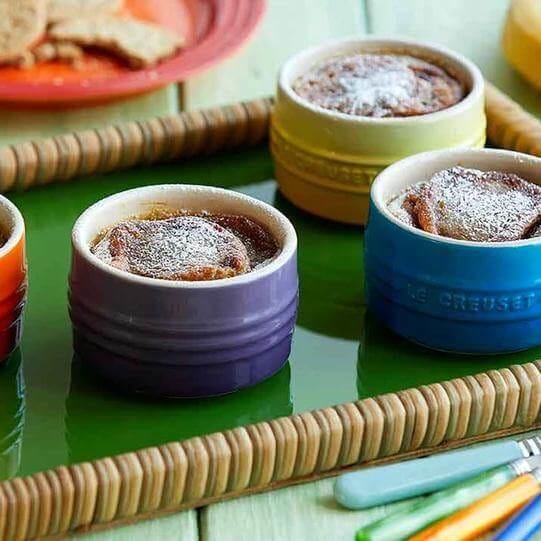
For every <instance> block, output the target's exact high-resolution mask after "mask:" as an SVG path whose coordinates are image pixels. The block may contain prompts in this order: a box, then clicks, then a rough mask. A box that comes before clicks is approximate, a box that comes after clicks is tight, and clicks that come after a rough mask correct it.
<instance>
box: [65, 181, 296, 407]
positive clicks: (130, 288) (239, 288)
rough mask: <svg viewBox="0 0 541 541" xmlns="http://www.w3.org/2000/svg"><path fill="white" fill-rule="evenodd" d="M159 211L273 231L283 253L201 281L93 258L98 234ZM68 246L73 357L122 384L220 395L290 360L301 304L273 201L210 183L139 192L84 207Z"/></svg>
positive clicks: (289, 234) (286, 224) (291, 250)
mask: <svg viewBox="0 0 541 541" xmlns="http://www.w3.org/2000/svg"><path fill="white" fill-rule="evenodd" d="M155 209H164V210H175V209H183V210H190V211H194V212H197V211H208V212H210V213H224V214H239V215H243V216H247V217H248V218H252V219H253V220H255V221H257V222H259V223H260V224H262V225H263V226H264V227H266V228H267V229H268V230H269V231H270V232H271V233H272V234H273V235H274V237H275V238H276V239H277V241H278V243H279V245H280V252H279V254H278V255H277V256H276V257H275V258H274V259H273V260H272V261H271V262H269V263H268V264H267V265H266V266H264V267H262V268H260V269H256V270H255V271H252V272H250V273H248V274H244V275H241V276H236V277H234V278H225V279H221V280H212V281H201V282H187V281H170V280H160V279H154V278H146V277H142V276H138V275H134V274H130V273H128V272H124V271H121V270H118V269H116V268H114V267H111V266H109V265H107V264H105V263H103V262H102V261H100V260H99V259H98V258H96V257H95V256H94V255H93V254H92V252H91V251H90V246H91V244H92V242H93V240H94V239H95V238H96V237H97V236H98V235H99V234H100V233H101V232H103V231H104V230H106V229H107V228H109V227H111V226H112V225H114V224H116V223H118V222H119V221H122V220H124V219H127V218H130V217H134V216H138V215H143V214H146V213H148V212H149V211H151V210H155ZM72 248H73V255H72V267H71V275H70V280H69V305H70V315H71V320H72V324H73V330H74V349H75V353H76V354H77V355H79V356H80V357H81V358H82V360H83V361H85V362H87V363H89V364H90V365H92V366H93V367H94V368H95V370H96V371H97V372H98V373H99V374H101V375H102V376H104V377H106V378H107V379H108V380H110V381H112V382H114V383H116V384H118V385H119V386H120V387H122V388H124V389H127V390H130V391H140V392H144V393H148V394H154V395H162V396H174V397H197V396H212V395H219V394H224V393H229V392H232V391H235V390H237V389H241V388H243V387H247V386H249V385H253V384H255V383H258V382H260V381H262V380H264V379H266V378H268V377H270V376H272V375H273V374H274V373H276V372H277V371H278V370H279V369H280V368H281V367H282V366H283V365H284V364H285V363H286V361H287V358H288V356H289V352H290V349H291V339H292V336H293V329H294V326H295V320H296V314H297V303H298V278H297V236H296V233H295V230H294V228H293V226H292V225H291V223H290V221H289V220H288V219H287V218H286V217H285V216H284V215H283V214H282V213H280V212H279V211H278V210H276V209H275V208H273V207H271V206H270V205H267V204H266V203H263V202H261V201H258V200H257V199H253V198H251V197H248V196H246V195H243V194H240V193H237V192H232V191H229V190H224V189H221V188H213V187H207V186H192V185H181V184H174V185H164V186H149V187H145V188H138V189H135V190H129V191H127V192H122V193H119V194H117V195H114V196H111V197H108V198H106V199H104V200H102V201H100V202H98V203H96V204H95V205H93V206H92V207H90V208H89V209H87V210H86V211H85V212H84V213H83V214H82V215H81V217H80V218H79V219H78V220H77V222H76V224H75V226H74V229H73V234H72Z"/></svg>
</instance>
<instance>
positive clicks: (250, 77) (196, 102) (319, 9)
mask: <svg viewBox="0 0 541 541" xmlns="http://www.w3.org/2000/svg"><path fill="white" fill-rule="evenodd" d="M363 21H364V17H363V15H362V2H361V0H339V2H336V0H295V1H291V0H269V2H268V8H267V13H266V14H265V17H264V20H263V21H262V23H261V26H260V28H259V29H258V30H257V33H256V35H255V36H253V38H252V40H251V41H250V42H249V43H248V44H247V45H246V46H245V47H244V49H243V50H242V51H241V52H239V53H237V54H236V55H235V56H234V57H233V58H231V59H229V60H227V61H225V62H224V63H223V64H221V65H220V66H218V67H216V68H213V69H212V70H210V71H209V72H207V73H206V74H204V75H201V76H199V77H195V78H194V79H191V80H190V81H188V82H187V83H186V84H185V86H184V105H185V108H186V109H197V108H201V107H209V106H213V105H220V104H225V103H231V102H234V101H239V100H248V99H253V98H258V97H260V96H266V95H269V94H272V93H274V89H275V86H276V74H277V72H278V69H279V67H280V65H281V64H282V63H283V61H284V60H285V59H286V58H287V57H288V56H289V55H291V54H292V53H294V52H296V51H298V50H301V49H303V48H305V47H307V46H309V45H314V44H317V43H319V42H321V41H323V40H326V39H331V38H334V37H339V36H345V35H346V36H347V35H351V34H358V33H360V32H362V31H363V26H364V25H363V24H362V23H363Z"/></svg>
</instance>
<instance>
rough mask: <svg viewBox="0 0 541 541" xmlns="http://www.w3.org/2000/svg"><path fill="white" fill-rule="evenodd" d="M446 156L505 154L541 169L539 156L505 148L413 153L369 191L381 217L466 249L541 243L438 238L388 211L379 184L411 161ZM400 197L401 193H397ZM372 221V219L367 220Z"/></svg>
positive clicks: (387, 170)
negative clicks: (537, 165) (537, 163)
mask: <svg viewBox="0 0 541 541" xmlns="http://www.w3.org/2000/svg"><path fill="white" fill-rule="evenodd" d="M443 154H451V155H452V154H458V155H464V154H485V155H500V156H501V155H505V156H509V157H510V158H512V157H515V158H518V159H526V160H527V161H532V162H535V161H537V162H539V165H540V168H541V158H537V157H536V156H531V155H530V154H524V153H523V152H515V151H512V150H504V149H494V148H452V149H440V150H429V151H426V152H421V153H419V154H413V155H411V156H408V157H406V158H403V159H402V160H399V161H397V162H395V163H393V164H392V165H390V166H388V167H387V168H385V169H384V170H383V171H382V172H381V173H379V175H377V177H376V178H375V179H374V182H373V183H372V186H371V188H370V201H371V202H372V203H373V204H374V206H375V207H376V208H377V210H378V211H379V212H380V214H382V215H383V216H384V217H385V218H386V219H387V220H389V221H390V222H392V223H393V224H394V225H396V226H398V227H399V228H401V229H403V230H405V231H407V232H408V233H410V234H413V235H417V236H419V237H421V238H424V239H428V240H431V241H435V242H440V243H443V244H450V245H455V246H464V247H466V248H487V249H498V248H521V247H523V246H532V245H536V244H541V237H534V238H531V239H519V240H510V241H504V242H489V241H473V240H460V239H453V238H450V237H444V236H442V235H436V234H435V233H428V232H427V231H423V230H422V229H418V228H416V227H414V226H412V225H408V224H406V223H405V222H403V221H401V220H399V219H398V218H397V217H396V216H394V215H393V214H392V213H391V211H390V210H389V206H388V201H387V202H385V201H383V194H379V192H378V190H380V189H381V188H380V184H382V183H385V181H386V179H387V178H390V177H391V176H392V175H393V174H395V173H396V171H397V170H400V168H401V167H404V165H407V164H409V163H411V162H415V161H419V160H430V159H433V158H435V157H437V156H441V155H443ZM396 195H398V194H396ZM368 222H370V218H369V220H368Z"/></svg>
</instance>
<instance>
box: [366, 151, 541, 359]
mask: <svg viewBox="0 0 541 541" xmlns="http://www.w3.org/2000/svg"><path fill="white" fill-rule="evenodd" d="M455 165H461V166H463V167H471V168H476V169H481V170H498V171H506V172H512V173H516V174H518V175H520V176H521V177H523V178H525V179H526V180H530V181H532V182H536V183H541V159H538V158H534V157H532V156H528V155H525V154H519V153H516V152H509V151H503V150H486V149H485V150H475V149H457V150H444V151H435V152H427V153H423V154H418V155H416V156H411V157H409V158H406V159H404V160H402V161H400V162H397V163H396V164H394V165H392V166H391V167H389V168H387V169H386V170H385V171H383V172H382V173H381V174H380V175H379V176H378V177H377V178H376V180H375V181H374V184H373V186H372V190H371V201H370V216H369V221H368V226H367V230H366V236H365V264H366V294H367V304H368V307H369V309H370V310H371V311H372V312H373V313H374V314H375V315H376V317H378V318H379V319H380V321H381V322H383V323H384V324H385V325H387V326H388V327H389V328H390V329H392V330H393V331H395V332H396V333H397V334H399V335H402V336H404V337H405V338H408V339H409V340H412V341H414V342H417V343H419V344H422V345H424V346H426V347H429V348H433V349H437V350H442V351H452V352H458V353H472V354H491V353H505V352H511V351H517V350H521V349H527V348H530V347H532V346H536V345H539V344H541V238H534V239H527V240H519V241H512V242H496V243H494V242H493V243H486V242H471V241H462V240H455V239H450V238H445V237H441V236H437V235H433V234H431V233H426V232H424V231H421V230H419V229H416V228H414V227H412V226H409V225H407V224H405V223H402V222H401V221H399V220H398V219H397V218H395V217H394V216H393V215H392V214H391V213H390V212H389V210H388V207H387V203H388V202H389V200H390V199H392V197H393V196H394V195H396V194H399V193H400V192H402V191H403V190H404V189H405V188H407V187H408V186H411V185H412V184H415V183H417V182H420V181H424V180H428V179H429V178H430V177H431V176H432V175H433V174H434V173H436V172H438V171H441V170H442V169H447V168H449V167H453V166H455Z"/></svg>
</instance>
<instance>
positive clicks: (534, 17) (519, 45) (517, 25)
mask: <svg viewBox="0 0 541 541" xmlns="http://www.w3.org/2000/svg"><path fill="white" fill-rule="evenodd" d="M502 46H503V52H504V54H505V56H506V58H507V60H508V61H509V63H510V64H511V65H512V66H513V67H514V68H515V69H516V70H517V71H518V72H519V73H520V74H521V75H522V76H523V77H524V78H525V79H526V80H527V81H528V82H530V83H531V84H532V85H534V86H535V87H536V88H538V89H541V3H539V2H538V1H537V0H513V2H512V3H511V7H510V9H509V12H508V13H507V20H506V21H505V27H504V31H503V40H502Z"/></svg>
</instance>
